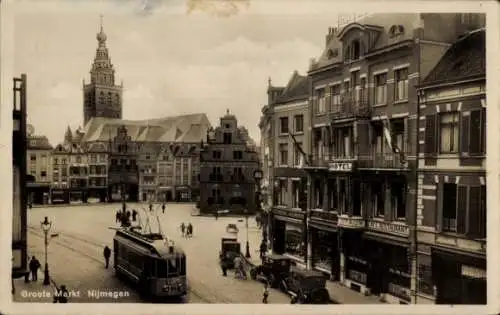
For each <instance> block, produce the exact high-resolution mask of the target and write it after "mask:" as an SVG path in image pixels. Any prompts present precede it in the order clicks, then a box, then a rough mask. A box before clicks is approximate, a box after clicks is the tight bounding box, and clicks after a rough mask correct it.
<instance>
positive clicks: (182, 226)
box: [181, 222, 186, 237]
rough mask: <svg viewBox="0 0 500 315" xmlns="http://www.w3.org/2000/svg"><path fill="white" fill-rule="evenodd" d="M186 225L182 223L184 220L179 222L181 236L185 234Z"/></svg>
mask: <svg viewBox="0 0 500 315" xmlns="http://www.w3.org/2000/svg"><path fill="white" fill-rule="evenodd" d="M185 232H186V225H185V224H184V222H182V223H181V234H182V237H185V236H186V234H185Z"/></svg>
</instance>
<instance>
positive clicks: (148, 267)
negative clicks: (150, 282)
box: [143, 259, 154, 277]
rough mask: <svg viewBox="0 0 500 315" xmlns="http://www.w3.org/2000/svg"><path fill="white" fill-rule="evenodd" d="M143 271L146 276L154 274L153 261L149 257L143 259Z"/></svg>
mask: <svg viewBox="0 0 500 315" xmlns="http://www.w3.org/2000/svg"><path fill="white" fill-rule="evenodd" d="M143 273H144V275H145V276H146V277H150V276H153V275H154V262H153V261H151V259H145V260H144V266H143Z"/></svg>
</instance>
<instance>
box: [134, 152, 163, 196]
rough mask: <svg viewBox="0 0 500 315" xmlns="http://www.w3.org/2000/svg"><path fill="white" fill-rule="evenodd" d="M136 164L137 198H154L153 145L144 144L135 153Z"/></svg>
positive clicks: (155, 162) (155, 153) (154, 157)
mask: <svg viewBox="0 0 500 315" xmlns="http://www.w3.org/2000/svg"><path fill="white" fill-rule="evenodd" d="M137 154H138V159H137V164H138V166H139V200H141V201H154V200H156V187H157V173H158V162H157V155H158V154H157V150H156V148H155V147H154V146H152V145H149V144H145V145H143V146H142V150H141V151H140V152H138V153H137Z"/></svg>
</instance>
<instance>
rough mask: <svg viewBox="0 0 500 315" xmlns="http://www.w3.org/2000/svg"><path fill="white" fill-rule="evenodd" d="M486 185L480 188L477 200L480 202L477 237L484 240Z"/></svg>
mask: <svg viewBox="0 0 500 315" xmlns="http://www.w3.org/2000/svg"><path fill="white" fill-rule="evenodd" d="M486 196H487V195H486V185H482V186H481V198H480V199H479V200H480V202H481V207H480V208H479V209H480V210H481V211H480V215H479V218H480V221H479V223H480V225H479V226H480V229H479V237H481V238H486V215H487V213H488V212H487V207H486V205H487V198H486Z"/></svg>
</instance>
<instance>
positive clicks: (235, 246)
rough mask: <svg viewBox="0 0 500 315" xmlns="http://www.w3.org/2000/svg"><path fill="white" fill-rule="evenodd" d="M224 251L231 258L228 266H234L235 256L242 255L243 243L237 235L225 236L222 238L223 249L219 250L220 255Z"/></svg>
mask: <svg viewBox="0 0 500 315" xmlns="http://www.w3.org/2000/svg"><path fill="white" fill-rule="evenodd" d="M222 253H225V254H226V257H227V256H229V257H227V258H229V259H228V262H227V268H228V269H232V268H234V258H236V257H238V256H240V255H241V245H240V243H239V242H238V239H237V238H235V237H223V238H222V239H221V250H220V252H219V257H220V255H221V254H222Z"/></svg>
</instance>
